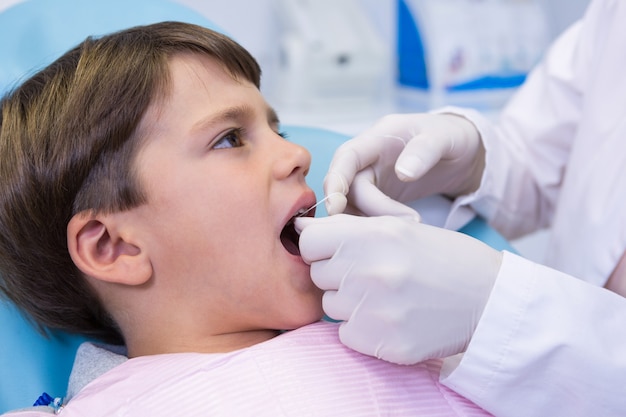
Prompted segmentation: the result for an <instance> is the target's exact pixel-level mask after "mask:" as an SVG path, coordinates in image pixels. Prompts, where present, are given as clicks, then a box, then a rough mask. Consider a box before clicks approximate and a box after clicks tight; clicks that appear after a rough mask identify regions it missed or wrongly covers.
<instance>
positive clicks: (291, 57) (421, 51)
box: [0, 0, 589, 260]
mask: <svg viewBox="0 0 626 417" xmlns="http://www.w3.org/2000/svg"><path fill="white" fill-rule="evenodd" d="M22 1H28V0H0V12H1V11H3V10H5V9H7V8H9V7H12V6H14V5H16V4H18V3H20V2H22ZM50 1H51V2H54V0H50ZM90 1H91V0H90ZM94 1H95V0H94ZM98 1H104V0H98ZM173 1H177V2H179V3H181V4H183V5H185V6H187V7H189V8H191V9H193V10H195V11H197V12H199V13H201V14H202V15H204V16H205V17H206V18H208V19H209V20H211V21H212V22H214V23H215V24H216V25H217V26H218V27H221V28H222V29H223V30H224V31H225V32H226V33H227V34H229V35H230V36H231V37H233V38H234V39H235V40H237V41H238V42H239V43H240V44H242V45H243V46H244V47H245V48H247V49H248V50H249V51H250V52H251V53H252V55H254V57H255V58H256V59H257V60H258V61H259V63H260V65H261V67H262V69H263V78H262V91H263V93H264V94H265V96H266V98H267V99H268V101H269V102H270V104H271V105H272V106H273V107H275V108H276V109H277V110H278V113H279V116H280V118H281V121H282V122H283V123H286V124H299V125H309V126H316V127H323V128H328V129H331V130H335V131H338V132H341V133H344V134H347V135H355V134H357V133H358V132H360V131H361V130H363V129H365V128H367V127H368V126H370V125H371V124H372V123H374V122H375V121H376V120H377V119H378V118H380V117H381V116H383V115H385V114H388V113H407V112H418V111H426V110H429V109H432V108H436V107H440V106H443V105H446V104H453V105H462V106H469V107H474V108H477V109H479V110H481V111H483V112H485V113H486V114H487V115H488V116H489V117H493V118H497V115H498V112H499V111H500V109H501V107H502V105H503V104H504V103H505V101H506V100H507V98H508V97H510V95H511V94H513V93H514V92H515V89H516V88H517V87H518V86H519V85H520V84H521V83H522V82H523V81H524V78H525V77H526V75H527V73H528V71H529V70H530V69H531V68H532V66H533V65H534V64H535V63H536V62H537V61H538V60H539V59H540V58H541V56H542V55H543V53H544V52H545V50H546V48H547V46H548V45H549V43H550V42H551V41H552V40H553V39H554V38H555V37H556V36H557V35H558V34H559V33H561V32H562V31H563V30H564V29H565V28H566V27H567V26H568V25H570V24H571V23H573V22H574V21H575V20H576V19H578V18H580V17H581V16H582V15H583V13H584V10H585V8H586V7H587V5H588V3H589V0H228V1H224V0H173ZM132 2H133V0H128V2H127V3H128V4H130V3H132ZM120 13H123V10H120ZM76 18H77V19H80V16H76ZM34 30H36V28H34ZM11 41H12V40H11V39H2V40H0V42H11ZM0 65H1V64H0ZM2 87H3V86H1V85H0V90H2ZM513 244H514V246H515V247H516V248H518V249H519V250H520V252H521V253H522V254H523V255H525V256H527V257H529V258H531V259H536V260H539V259H540V257H541V253H542V252H543V248H544V245H545V239H544V238H543V233H542V232H540V233H537V234H535V235H533V236H530V237H528V238H524V239H520V240H519V241H515V242H513Z"/></svg>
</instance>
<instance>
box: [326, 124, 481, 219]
mask: <svg viewBox="0 0 626 417" xmlns="http://www.w3.org/2000/svg"><path fill="white" fill-rule="evenodd" d="M484 157H485V150H484V147H483V145H482V142H481V139H480V135H479V133H478V131H477V129H476V128H475V127H474V125H473V124H472V123H471V122H470V121H468V120H467V119H465V118H464V117H462V116H456V115H451V114H445V113H441V114H427V113H424V114H422V113H419V114H394V115H388V116H385V117H383V118H382V119H380V120H379V121H378V122H377V123H376V124H375V125H374V126H373V127H371V128H369V129H367V130H365V131H364V132H363V133H361V134H359V135H358V136H356V137H355V138H353V139H351V140H349V141H347V142H346V143H344V144H343V145H342V146H340V147H339V149H338V150H337V152H336V153H335V155H334V157H333V160H332V162H331V165H330V167H329V170H328V174H327V175H326V179H325V181H324V191H325V194H326V195H327V196H330V197H329V199H328V201H327V203H326V208H327V211H328V213H329V214H331V215H332V214H337V213H341V212H344V211H347V212H353V213H354V212H356V213H364V214H366V215H368V216H377V215H381V214H392V215H400V216H404V217H413V218H414V217H415V212H414V211H413V210H411V209H410V208H407V207H406V206H404V205H403V204H399V203H398V201H400V202H404V203H406V202H409V201H413V200H416V199H418V198H421V197H426V196H429V195H432V194H445V195H448V196H451V197H456V196H458V195H462V194H467V193H470V192H472V191H474V190H475V189H476V188H478V185H479V184H480V179H481V176H482V172H483V169H484ZM394 200H395V201H394ZM346 206H347V207H346ZM346 208H347V210H346Z"/></svg>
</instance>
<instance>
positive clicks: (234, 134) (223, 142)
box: [213, 129, 243, 149]
mask: <svg viewBox="0 0 626 417" xmlns="http://www.w3.org/2000/svg"><path fill="white" fill-rule="evenodd" d="M242 136H243V132H242V129H233V130H231V131H229V132H228V133H226V134H225V135H224V136H222V137H221V138H220V139H218V140H217V141H216V142H215V143H214V144H213V149H225V148H238V147H240V146H243V140H242V139H241V137H242Z"/></svg>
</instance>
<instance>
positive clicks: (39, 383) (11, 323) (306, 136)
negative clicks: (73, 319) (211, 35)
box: [0, 0, 514, 414]
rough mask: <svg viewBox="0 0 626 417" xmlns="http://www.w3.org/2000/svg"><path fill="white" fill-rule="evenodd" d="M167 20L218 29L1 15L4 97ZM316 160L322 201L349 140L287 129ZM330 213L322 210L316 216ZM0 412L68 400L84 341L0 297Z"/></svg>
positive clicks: (53, 4) (67, 11)
mask: <svg viewBox="0 0 626 417" xmlns="http://www.w3.org/2000/svg"><path fill="white" fill-rule="evenodd" d="M162 20H181V21H187V22H191V23H196V24H199V25H203V26H206V27H209V28H212V29H214V30H220V29H219V28H217V27H216V26H215V25H214V24H213V23H212V22H210V21H209V20H207V19H206V18H205V17H203V16H201V15H200V14H198V13H196V12H194V11H192V10H190V9H188V8H186V7H184V6H182V5H180V4H178V3H175V2H171V1H166V0H98V1H96V0H93V1H81V0H55V1H50V0H27V1H25V2H23V3H18V4H17V5H15V6H13V7H10V8H8V9H6V10H5V11H3V12H1V13H0V94H3V93H4V92H6V91H8V90H9V89H10V88H11V86H13V85H15V84H16V83H19V82H20V81H21V80H23V79H25V78H26V77H28V76H29V75H30V74H31V73H32V72H34V71H36V70H37V69H39V68H41V67H43V66H45V65H47V64H48V63H50V62H51V61H53V60H54V59H56V58H57V57H58V56H60V55H61V54H62V53H64V52H65V51H66V50H68V49H69V48H70V47H72V46H74V45H75V44H77V43H78V42H80V41H81V40H82V39H84V38H85V37H86V36H88V35H100V34H105V33H108V32H112V31H115V30H119V29H122V28H125V27H129V26H135V25H139V24H148V23H153V22H157V21H162ZM282 130H284V131H285V132H286V133H287V134H288V137H289V140H292V141H294V142H296V143H299V144H301V145H303V146H305V147H306V148H308V149H309V150H310V152H311V154H312V157H313V165H312V166H311V169H310V173H309V176H308V177H307V178H308V179H307V181H308V183H309V184H310V185H311V187H312V188H313V189H314V190H315V192H316V195H317V197H318V199H320V198H322V197H323V192H322V180H323V178H324V175H325V173H326V169H327V167H328V165H329V163H330V160H331V157H332V154H333V153H334V150H335V149H336V148H337V146H338V145H339V144H340V143H342V142H344V141H345V140H346V139H347V137H346V136H344V135H342V134H339V133H335V132H331V131H328V130H324V129H319V128H312V127H304V126H283V127H282ZM324 215H326V212H325V210H324V208H323V207H322V206H320V207H319V210H318V212H317V216H324ZM461 231H462V232H465V233H468V234H469V235H472V236H474V237H476V238H478V239H480V240H482V241H484V242H486V243H487V244H489V245H491V246H493V247H495V248H497V249H507V250H510V251H514V250H513V249H512V248H511V247H510V245H509V244H508V242H507V241H506V240H505V239H504V238H503V237H502V236H500V235H499V234H498V233H497V232H495V231H494V230H493V229H491V228H490V227H489V226H487V225H486V223H485V222H484V221H483V220H482V219H480V218H475V219H474V220H472V221H471V222H470V223H468V224H467V225H466V226H465V227H464V228H463V229H461ZM0 324H1V326H2V330H3V333H4V334H3V336H2V338H1V339H0V340H1V342H0V414H1V413H3V412H6V411H8V410H13V409H18V408H23V407H30V406H32V405H33V403H34V402H35V401H36V400H37V399H38V397H39V396H40V395H41V394H42V393H44V392H46V393H48V394H50V395H51V396H52V397H63V396H64V395H65V392H66V387H67V382H68V378H69V374H70V371H71V367H72V364H73V360H74V354H75V352H76V349H77V347H78V345H79V344H80V343H82V342H83V341H84V340H85V339H84V338H82V337H78V336H74V335H69V334H65V333H63V332H49V333H48V335H47V336H43V335H41V334H40V333H38V332H37V330H35V327H34V326H33V325H31V323H29V321H28V320H26V319H25V318H24V317H23V316H22V315H21V314H20V312H19V311H18V310H17V309H16V308H15V306H13V305H12V304H11V303H10V302H8V301H5V300H2V299H0Z"/></svg>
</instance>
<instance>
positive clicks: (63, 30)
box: [0, 0, 223, 94]
mask: <svg viewBox="0 0 626 417" xmlns="http://www.w3.org/2000/svg"><path fill="white" fill-rule="evenodd" d="M165 20H178V21H183V22H189V23H195V24H198V25H201V26H205V27H208V28H210V29H213V30H217V31H220V32H223V31H222V30H221V29H220V28H218V27H217V26H216V25H215V24H213V23H212V22H211V21H209V20H208V19H207V18H205V17H204V16H202V15H201V14H199V13H198V12H195V11H194V10H192V9H190V8H188V7H186V6H184V5H182V4H180V3H178V2H175V1H169V0H131V1H128V0H88V1H80V0H54V1H50V0H25V1H24V2H22V3H18V4H16V5H15V6H12V7H9V8H8V9H6V10H4V11H3V12H2V13H0V94H1V93H2V92H4V91H6V90H7V89H8V88H11V87H12V86H14V85H15V84H16V82H18V83H19V82H20V81H22V80H23V79H24V78H25V76H27V75H30V74H32V73H33V72H34V70H37V69H41V68H43V67H45V66H46V65H48V64H49V63H50V62H52V61H54V60H55V59H56V58H58V57H59V56H61V55H62V54H63V53H65V52H66V51H67V50H69V49H70V48H72V47H74V46H76V45H77V44H79V43H80V42H81V41H83V40H84V39H85V38H86V37H87V36H91V35H95V36H98V35H104V34H107V33H110V32H114V31H117V30H121V29H124V28H127V27H131V26H137V25H145V24H150V23H156V22H160V21H165Z"/></svg>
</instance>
